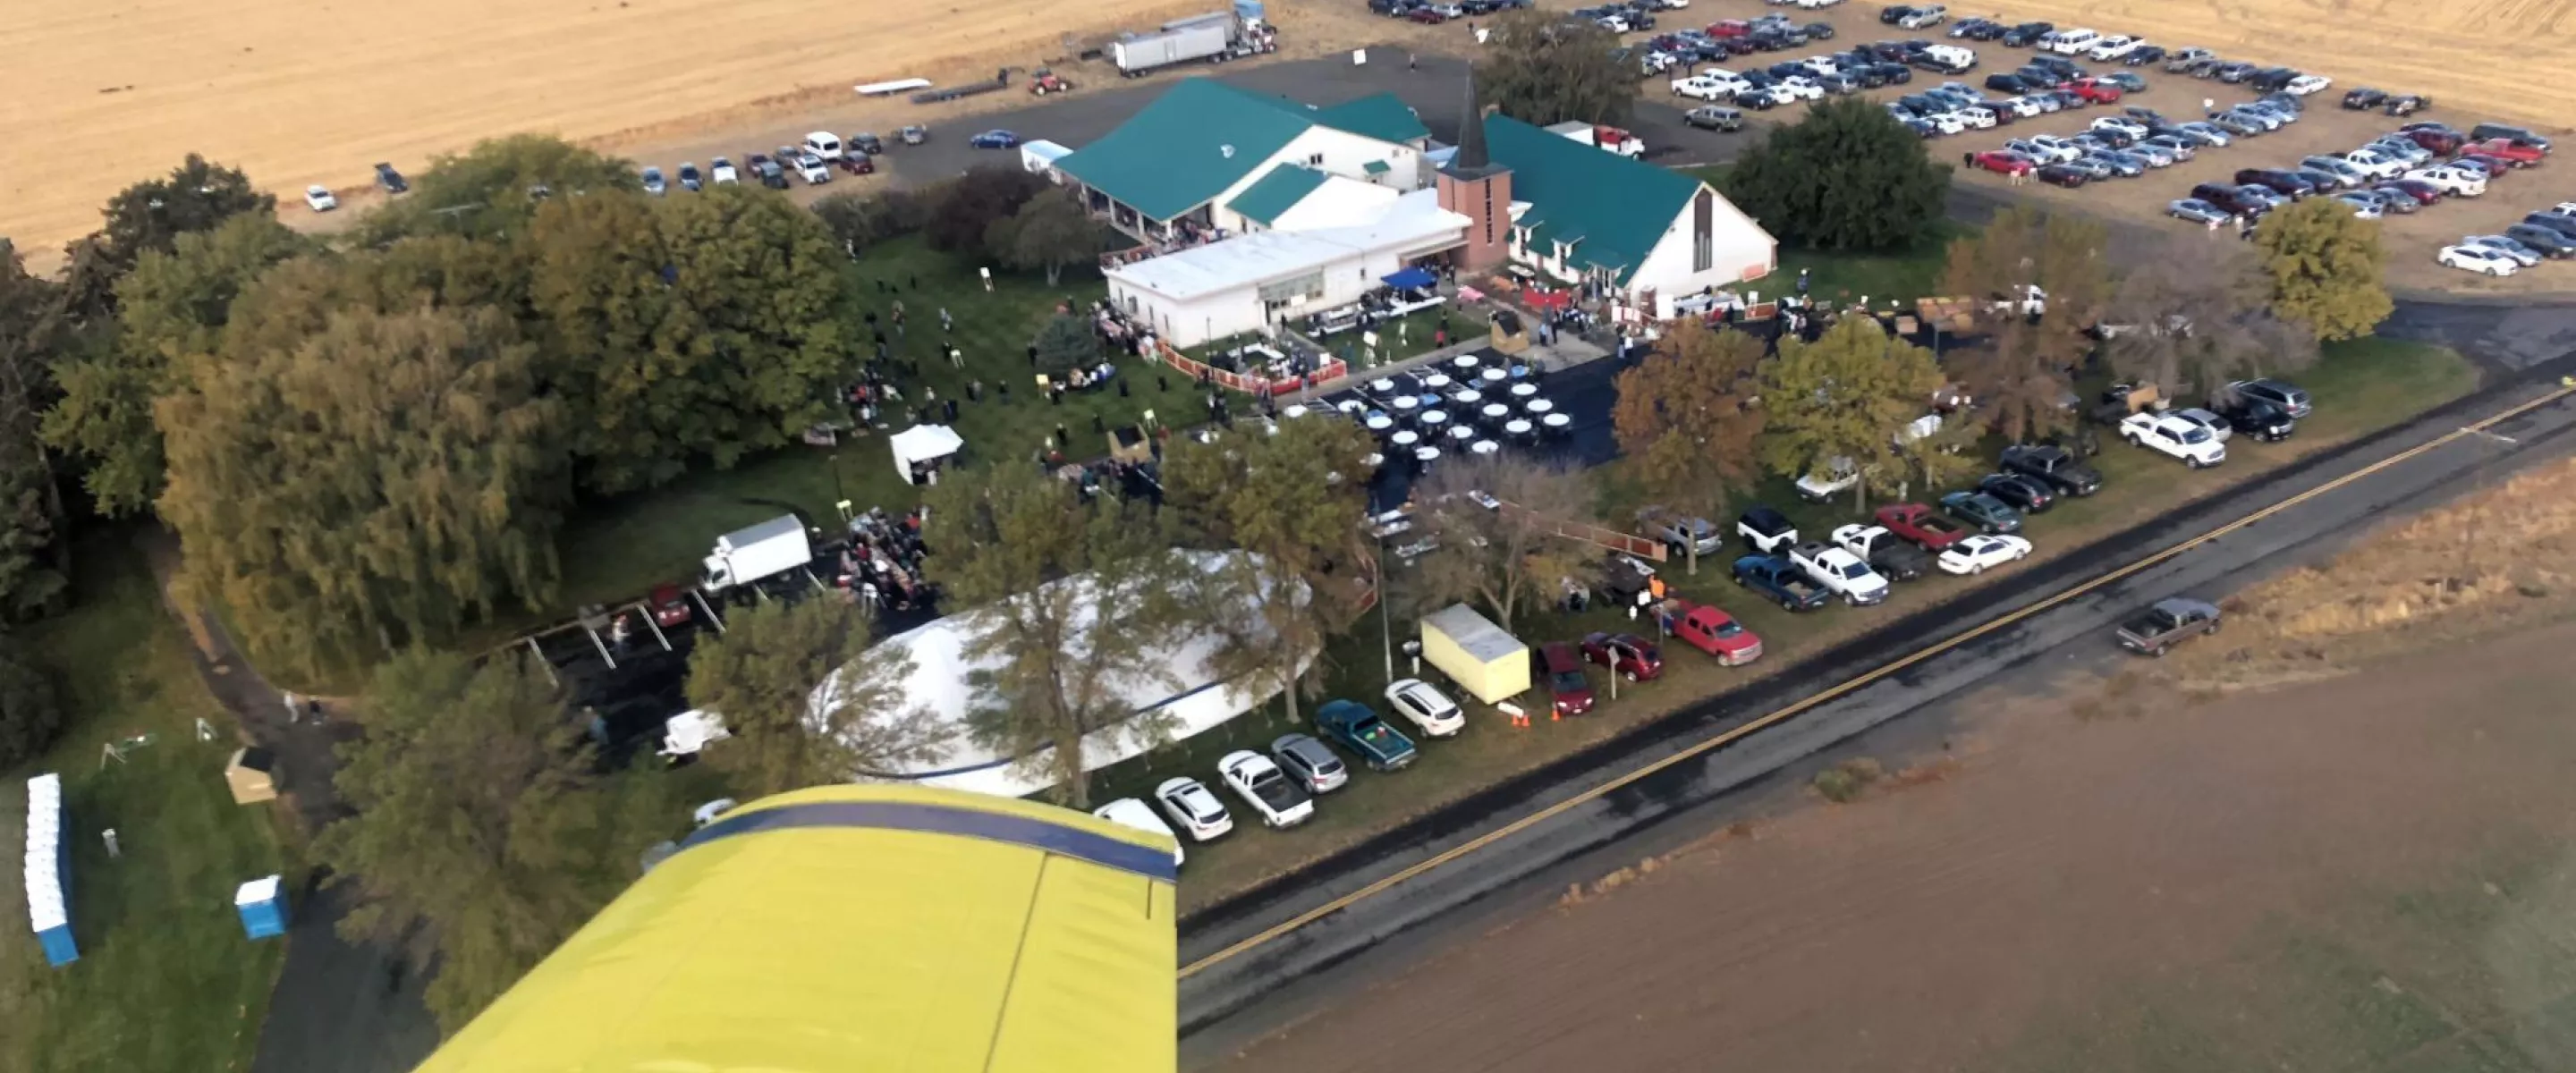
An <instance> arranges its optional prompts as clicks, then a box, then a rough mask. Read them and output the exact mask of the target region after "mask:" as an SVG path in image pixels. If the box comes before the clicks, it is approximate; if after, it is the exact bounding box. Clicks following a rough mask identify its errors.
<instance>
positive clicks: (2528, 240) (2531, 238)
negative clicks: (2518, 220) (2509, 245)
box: [2503, 224, 2576, 260]
mask: <svg viewBox="0 0 2576 1073" xmlns="http://www.w3.org/2000/svg"><path fill="white" fill-rule="evenodd" d="M2503 237H2504V238H2508V239H2511V240H2513V241H2514V242H2517V243H2520V244H2521V245H2522V247H2523V248H2524V249H2527V250H2531V251H2532V252H2534V253H2537V254H2539V255H2541V256H2543V257H2549V258H2555V259H2559V260H2564V259H2566V258H2569V257H2576V236H2570V235H2568V234H2567V233H2566V232H2564V231H2558V230H2554V229H2551V228H2547V227H2542V226H2540V225H2538V224H2515V225H2513V226H2511V227H2508V228H2505V229H2504V235H2503Z"/></svg>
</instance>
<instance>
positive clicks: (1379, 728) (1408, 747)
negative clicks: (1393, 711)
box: [1315, 700, 1416, 771]
mask: <svg viewBox="0 0 2576 1073" xmlns="http://www.w3.org/2000/svg"><path fill="white" fill-rule="evenodd" d="M1315 730H1316V732H1317V733H1318V734H1320V735H1321V736H1323V738H1324V739H1325V740H1327V741H1337V742H1340V743H1342V747H1343V748H1345V749H1348V750H1350V751H1351V753H1352V754H1353V755H1356V756H1358V757H1359V758H1360V762H1361V763H1363V764H1367V765H1368V766H1369V770H1371V771H1398V770H1401V769H1403V768H1406V767H1409V766H1411V765H1412V764H1413V759H1414V756H1415V755H1416V754H1415V750H1414V748H1413V739H1411V738H1407V737H1405V736H1404V735H1403V734H1402V733H1400V732H1398V731H1397V730H1396V729H1395V728H1394V727H1391V726H1388V725H1387V723H1386V720H1384V719H1380V718H1378V717H1377V713H1376V712H1374V711H1371V710H1370V709H1369V706H1368V705H1365V704H1362V703H1360V702H1358V701H1354V700H1328V701H1325V702H1324V703H1323V706H1322V707H1319V708H1317V709H1315Z"/></svg>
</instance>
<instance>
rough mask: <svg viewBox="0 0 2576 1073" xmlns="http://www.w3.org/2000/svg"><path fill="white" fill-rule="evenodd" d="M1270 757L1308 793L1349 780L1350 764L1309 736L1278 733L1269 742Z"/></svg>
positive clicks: (1321, 791) (1337, 786) (1331, 788)
mask: <svg viewBox="0 0 2576 1073" xmlns="http://www.w3.org/2000/svg"><path fill="white" fill-rule="evenodd" d="M1270 758H1271V759H1273V760H1276V761H1278V762H1279V767H1280V768H1281V769H1282V770H1285V771H1286V772H1288V775H1289V777H1290V778H1293V779H1295V780H1297V784H1298V785H1299V786H1302V787H1304V788H1305V790H1306V792H1307V793H1310V794H1328V793H1331V792H1333V791H1335V790H1338V789H1341V788H1342V785H1343V784H1344V783H1347V782H1349V781H1351V768H1350V765H1348V764H1345V763H1342V757H1341V754H1339V753H1336V752H1334V751H1333V748H1332V746H1329V745H1326V744H1324V743H1323V742H1321V741H1318V740H1316V739H1315V738H1313V737H1310V736H1307V735H1304V734H1282V735H1280V736H1279V737H1278V738H1277V739H1276V740H1273V741H1272V742H1271V743H1270Z"/></svg>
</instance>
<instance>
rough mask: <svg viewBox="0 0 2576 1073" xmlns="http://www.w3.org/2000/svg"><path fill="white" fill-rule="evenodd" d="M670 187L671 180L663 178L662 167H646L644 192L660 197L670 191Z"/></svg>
mask: <svg viewBox="0 0 2576 1073" xmlns="http://www.w3.org/2000/svg"><path fill="white" fill-rule="evenodd" d="M670 189H671V184H670V182H669V181H668V180H665V179H663V178H662V169H660V168H646V169H644V192H645V193H647V194H651V195H653V196H654V197H660V196H662V195H663V194H664V193H666V192H668V191H669V190H670Z"/></svg>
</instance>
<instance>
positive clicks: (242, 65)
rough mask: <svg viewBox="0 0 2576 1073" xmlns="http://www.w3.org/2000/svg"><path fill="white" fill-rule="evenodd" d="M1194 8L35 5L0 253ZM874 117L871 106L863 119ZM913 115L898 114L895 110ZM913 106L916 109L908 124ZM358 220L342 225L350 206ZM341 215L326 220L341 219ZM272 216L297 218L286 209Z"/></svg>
mask: <svg viewBox="0 0 2576 1073" xmlns="http://www.w3.org/2000/svg"><path fill="white" fill-rule="evenodd" d="M1221 6H1222V5H1220V4H1216V3H1212V2H1209V0H1085V2H1084V3H1082V4H1080V5H1071V6H1069V5H1065V4H1060V3H1051V2H1048V0H988V2H984V3H977V4H973V5H965V6H960V5H950V4H899V3H889V2H885V0H876V2H871V3H862V4H856V5H847V4H837V5H836V4H819V3H813V2H811V0H744V2H735V3H719V2H715V0H620V2H617V3H597V2H593V0H439V2H436V3H425V4H359V5H339V6H335V7H324V8H321V9H316V8H315V7H314V6H313V5H310V4H297V3H288V2H286V0H203V2H198V0H117V2H113V3H101V4H55V5H44V6H42V7H31V8H26V9H23V10H22V11H20V12H19V13H18V14H16V15H13V16H12V17H11V18H10V19H9V20H7V23H6V24H5V25H0V53H5V54H6V55H8V56H9V57H10V75H11V79H10V81H11V90H10V93H11V100H10V106H9V107H8V108H7V109H5V110H0V234H4V235H10V236H13V237H14V238H16V239H17V242H18V245H19V247H20V248H21V249H24V250H28V251H50V250H51V249H52V248H53V247H55V246H57V245H59V244H60V243H61V242H63V241H65V240H68V239H71V238H74V237H76V236H78V235H80V234H83V233H86V232H87V231H88V230H90V229H91V228H92V227H94V226H95V225H96V222H97V212H98V206H99V205H100V204H102V203H104V202H105V201H106V200H107V198H108V196H109V195H110V194H113V193H114V192H115V191H116V190H117V189H119V188H120V187H122V186H124V185H125V184H127V183H130V182H133V181H135V180H137V179H142V178H146V177H148V176H150V175H152V174H155V173H158V172H160V171H164V170H167V169H168V168H169V167H170V166H171V165H173V164H175V163H177V162H178V159H179V158H180V157H181V156H182V155H183V154H185V153H187V152H189V151H192V150H193V151H197V152H202V153H204V154H206V155H207V156H209V157H211V158H213V159H216V160H221V161H224V162H226V163H230V164H234V165H237V166H240V167H243V168H246V169H248V171H249V172H250V174H251V176H252V177H253V178H254V179H256V180H257V181H259V182H260V183H262V184H263V185H265V186H266V187H268V188H269V189H271V190H274V191H276V192H278V193H279V194H280V196H281V200H285V201H288V202H290V203H292V202H295V201H296V199H297V193H296V192H298V191H301V190H302V189H303V188H304V187H305V185H306V184H308V183H322V184H324V185H327V186H332V187H357V186H363V185H365V184H366V183H368V182H369V181H370V173H369V171H368V166H369V165H370V164H371V163H373V162H374V161H379V160H385V161H392V162H394V163H395V164H396V165H397V166H400V167H403V168H407V169H417V168H419V167H420V166H422V165H423V164H424V163H425V162H426V161H427V159H428V157H429V156H431V155H432V154H436V153H443V152H453V151H457V150H461V149H464V148H466V147H467V146H470V145H472V144H473V143H474V142H476V141H479V140H481V139H484V138H488V137H495V136H499V135H503V134H509V133H513V132H518V131H550V132H554V133H558V134H562V135H564V136H566V137H569V138H573V139H576V140H595V139H608V140H609V141H611V142H612V143H614V142H616V141H619V140H628V141H631V140H636V139H651V138H655V137H659V136H664V135H666V134H667V133H669V132H674V131H680V130H687V129H691V128H697V127H704V126H725V125H739V124H740V123H742V122H743V121H745V120H746V119H748V118H750V117H753V116H758V115H762V114H766V113H769V112H772V111H777V110H793V109H796V108H799V107H800V106H801V107H806V108H811V107H814V106H817V105H831V104H849V105H856V104H858V103H859V102H860V100H861V98H859V97H857V96H855V95H853V94H852V93H851V92H850V87H851V86H852V85H854V84H856V83H860V82H870V81H880V80H885V79H893V78H903V77H915V76H918V77H925V78H931V79H935V80H939V81H942V82H953V81H962V80H969V79H974V78H989V77H991V76H992V73H993V70H994V69H995V68H998V67H1003V66H1014V67H1027V66H1033V65H1036V64H1039V63H1043V62H1046V61H1047V60H1049V59H1052V58H1055V57H1059V56H1062V55H1064V54H1065V51H1064V48H1063V40H1064V38H1065V37H1067V36H1068V35H1070V36H1076V37H1080V38H1085V39H1088V38H1092V37H1097V36H1101V35H1103V34H1104V33H1106V32H1107V31H1111V30H1114V29H1118V28H1121V27H1126V28H1146V27H1151V26H1152V25H1154V24H1156V23H1159V22H1161V21H1164V20H1167V19H1171V18H1175V17H1179V16H1182V15H1188V14H1195V13H1199V12H1202V11H1207V10H1211V9H1214V8H1217V7H1221ZM885 106H888V105H884V104H881V105H880V107H885ZM896 106H898V107H903V108H911V106H910V105H908V104H903V105H896ZM915 111H924V110H919V109H915ZM355 207H356V206H355V205H354V204H353V205H352V206H351V208H355ZM347 211H349V210H347V209H344V210H343V212H344V213H345V212H347ZM287 212H288V214H289V216H290V217H293V216H297V215H302V214H304V209H303V206H302V205H301V204H291V205H290V207H289V208H288V209H287Z"/></svg>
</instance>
